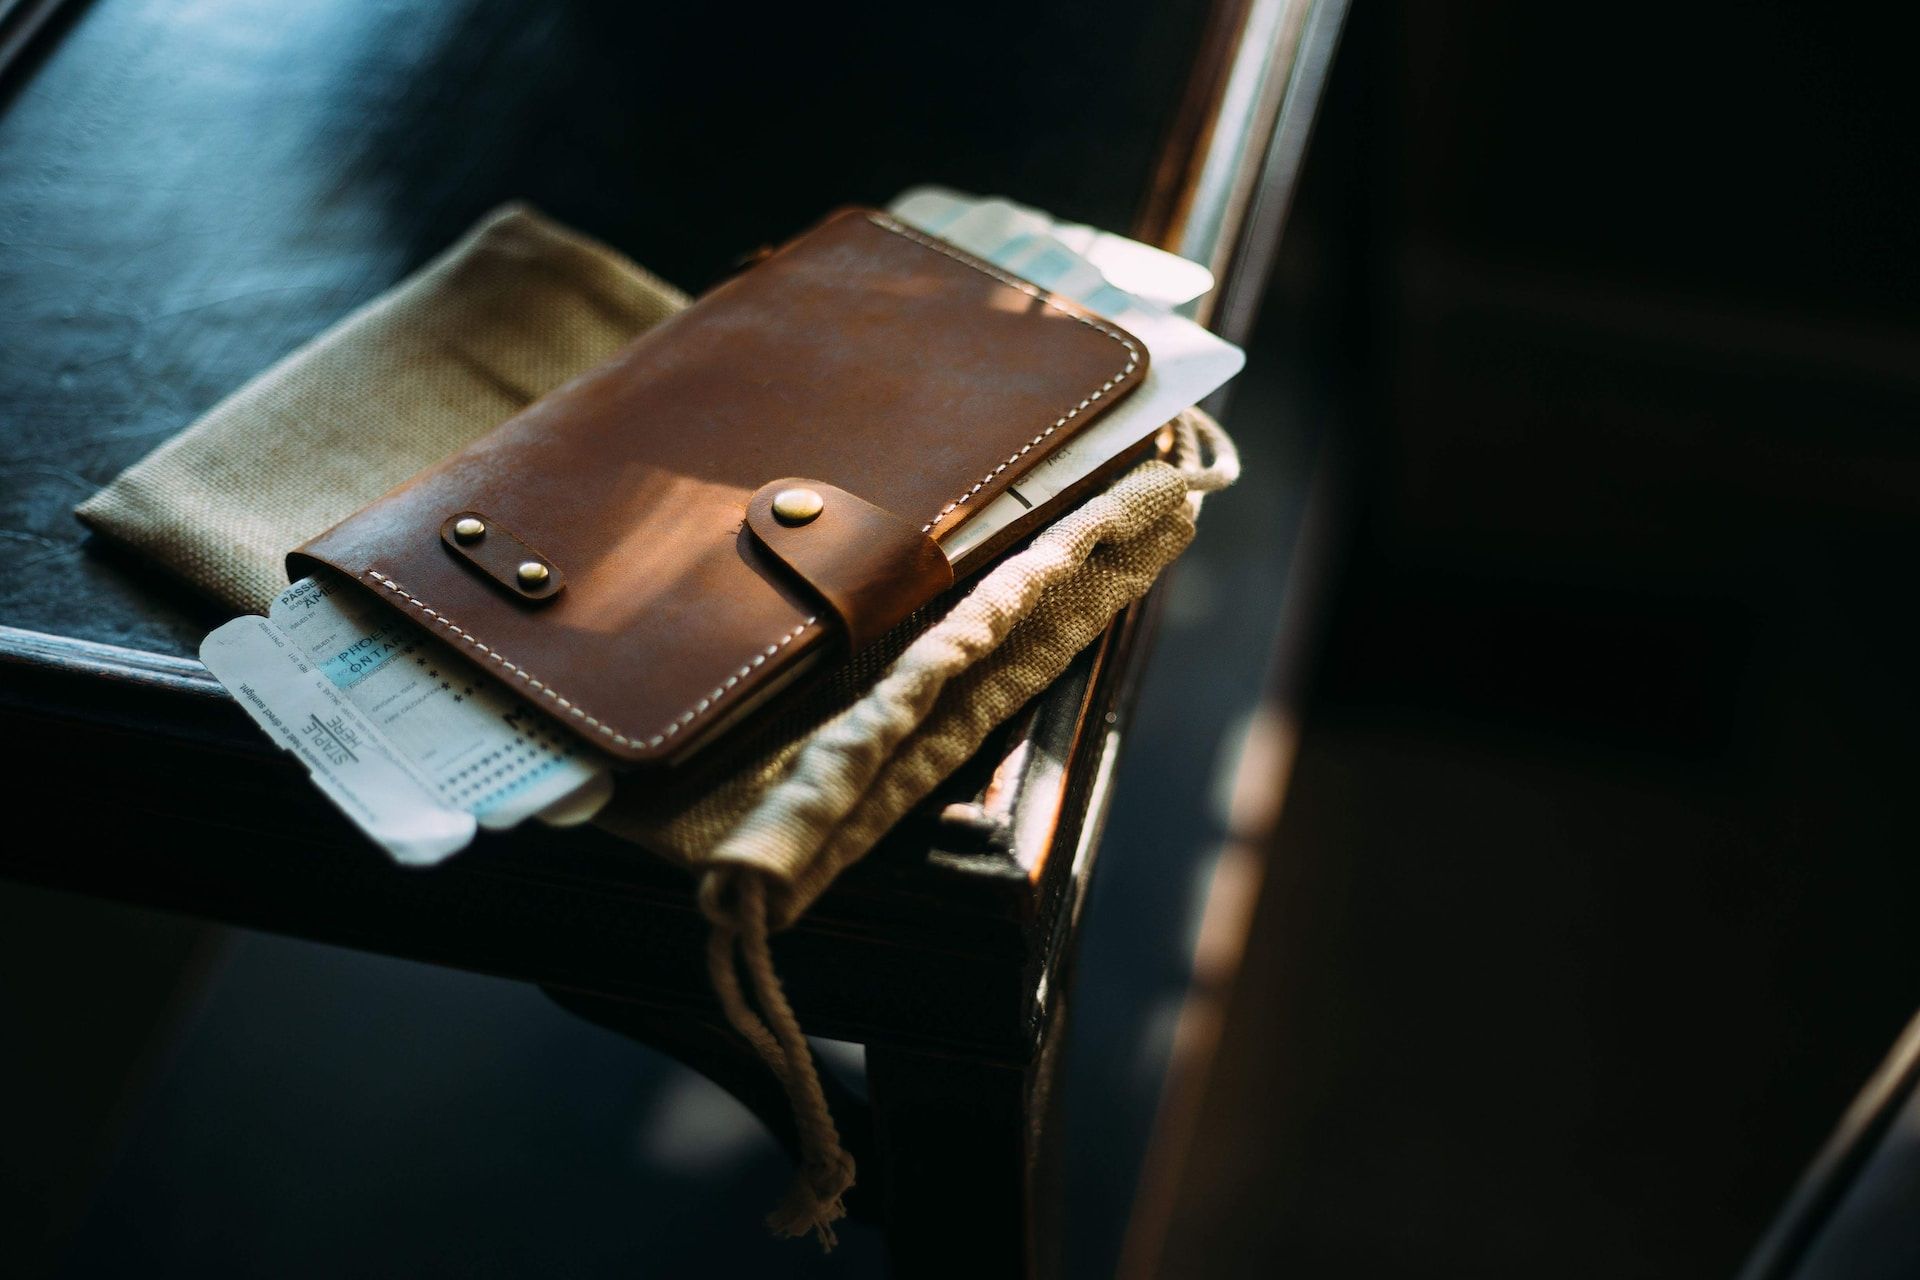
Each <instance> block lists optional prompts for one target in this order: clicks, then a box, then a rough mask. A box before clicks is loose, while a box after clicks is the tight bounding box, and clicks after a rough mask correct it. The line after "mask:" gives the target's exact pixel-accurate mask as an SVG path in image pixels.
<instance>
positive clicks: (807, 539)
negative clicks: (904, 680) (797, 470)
mask: <svg viewBox="0 0 1920 1280" xmlns="http://www.w3.org/2000/svg"><path fill="white" fill-rule="evenodd" d="M747 527H748V528H749V529H750V530H751V531H752V533H753V536H754V537H755V539H757V540H758V541H759V543H760V545H761V546H763V547H765V548H766V549H767V550H768V551H769V552H771V553H772V554H773V556H774V558H775V559H777V560H778V561H780V563H781V564H783V565H785V566H786V567H787V568H788V569H791V570H792V571H793V572H794V573H796V574H798V575H799V576H800V578H801V579H802V580H803V581H805V582H806V584H807V585H808V586H810V587H812V588H813V590H814V591H815V592H816V593H818V594H819V596H820V597H821V598H822V599H823V600H825V601H826V603H827V606H828V607H829V608H830V609H832V610H833V612H834V615H835V616H836V617H838V618H839V620H840V625H841V627H842V628H843V629H844V630H845V633H846V636H847V642H848V644H849V645H850V646H851V647H852V648H853V649H854V650H855V651H856V652H858V651H859V650H861V649H864V648H866V647H867V645H869V644H871V643H872V642H873V641H875V640H877V639H879V638H880V637H881V636H883V635H885V634H886V633H887V632H888V631H889V630H891V629H892V628H893V627H894V626H895V625H897V624H898V623H901V622H904V621H905V620H906V618H907V616H908V615H909V614H911V613H912V612H913V611H914V610H915V609H918V608H919V607H920V606H921V605H923V604H925V603H926V602H927V601H929V600H931V599H933V598H934V597H935V596H937V595H939V594H940V593H941V592H942V591H945V590H946V589H947V588H948V587H950V586H952V585H953V566H952V565H951V564H949V563H948V562H947V557H946V553H945V552H943V551H941V550H940V547H939V544H938V543H936V542H934V540H933V539H932V538H929V537H928V536H927V535H926V534H925V533H923V532H921V530H920V528H919V527H918V526H917V525H914V524H912V523H910V522H909V521H907V520H904V519H902V518H901V517H899V516H897V515H895V514H893V512H891V511H887V510H885V509H883V508H881V507H876V506H875V505H873V504H872V503H871V502H868V501H866V500H865V499H864V498H859V497H856V496H854V495H853V494H851V493H848V492H847V491H846V490H844V489H840V488H836V487H835V486H833V485H830V484H826V483H824V482H822V481H819V480H805V479H795V478H788V479H784V480H775V481H773V482H772V483H770V484H765V485H762V486H761V487H760V488H759V490H758V491H756V492H755V493H754V495H753V497H752V498H750V499H749V500H748V501H747Z"/></svg>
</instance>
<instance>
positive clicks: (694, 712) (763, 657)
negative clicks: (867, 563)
mask: <svg viewBox="0 0 1920 1280" xmlns="http://www.w3.org/2000/svg"><path fill="white" fill-rule="evenodd" d="M868 219H869V221H871V222H872V223H873V224H874V225H875V226H877V227H880V228H881V229H882V230H885V231H891V232H893V233H894V234H895V235H898V236H901V237H903V238H905V239H908V240H911V241H913V242H914V243H916V244H919V245H922V246H924V247H926V248H928V249H931V250H933V251H934V252H935V253H939V254H942V255H944V256H946V257H948V258H951V259H953V260H954V261H955V262H958V263H960V264H961V265H962V266H965V267H971V268H972V269H973V270H975V271H978V272H980V273H981V274H982V275H986V276H989V277H991V278H993V279H995V280H998V281H999V282H1000V283H1002V284H1004V285H1006V286H1007V287H1009V288H1011V289H1017V290H1019V291H1020V292H1021V293H1024V294H1026V295H1027V296H1028V297H1030V298H1033V299H1035V300H1036V301H1038V302H1040V303H1041V304H1042V305H1044V306H1047V307H1051V308H1052V309H1053V310H1055V311H1058V312H1059V313H1060V314H1061V315H1064V316H1067V317H1069V318H1071V319H1074V320H1078V321H1079V322H1080V323H1081V324H1084V325H1086V326H1087V327H1088V328H1089V329H1093V330H1095V331H1097V332H1099V333H1103V334H1105V335H1106V336H1107V337H1109V338H1111V339H1113V340H1114V341H1115V342H1117V343H1119V344H1120V345H1121V347H1123V348H1124V349H1125V350H1126V353H1127V364H1126V367H1125V368H1123V369H1122V370H1120V372H1119V373H1116V374H1115V375H1113V377H1111V378H1108V379H1107V380H1106V381H1105V382H1104V383H1102V384H1101V385H1100V386H1099V387H1098V388H1097V389H1096V390H1094V391H1093V392H1091V393H1089V394H1088V395H1087V396H1086V398H1084V399H1083V400H1081V401H1080V403H1079V404H1077V405H1075V406H1074V407H1073V408H1071V409H1069V410H1067V412H1066V413H1064V414H1062V415H1061V416H1060V417H1059V418H1058V419H1056V420H1055V421H1054V423H1053V425H1051V426H1049V427H1048V428H1047V429H1046V430H1044V431H1042V432H1041V433H1040V434H1039V435H1037V436H1035V437H1034V438H1033V439H1031V440H1029V441H1027V442H1026V444H1024V445H1022V446H1021V447H1020V448H1018V449H1016V450H1015V451H1014V452H1013V453H1012V454H1011V455H1010V456H1009V457H1008V458H1007V460H1006V461H1004V462H1002V463H1001V464H1000V465H999V466H997V467H995V468H994V469H993V470H991V471H989V472H987V474H986V475H984V476H982V477H981V478H980V479H979V480H978V481H977V482H975V484H974V486H973V487H972V488H971V489H968V490H967V491H966V492H965V493H963V494H961V495H960V496H959V497H957V498H955V499H954V500H953V501H952V502H949V503H948V504H947V505H946V506H944V507H942V508H941V509H940V512H939V514H938V515H936V516H934V518H933V519H931V520H929V521H927V523H925V524H924V525H922V526H920V532H922V533H929V532H931V531H932V529H933V526H934V525H936V524H939V523H940V521H942V520H944V519H946V517H947V514H948V513H949V512H951V511H953V510H954V508H956V507H958V506H960V505H961V504H962V503H964V502H966V501H967V500H968V499H969V498H971V497H973V495H974V494H976V493H978V492H980V490H982V489H983V488H985V487H986V486H987V485H989V484H991V483H992V482H993V478H994V477H995V476H997V475H999V474H1000V473H1001V472H1002V471H1005V470H1006V469H1007V468H1008V467H1010V466H1012V465H1013V464H1014V463H1016V462H1018V461H1019V460H1020V459H1021V458H1023V457H1025V456H1026V455H1027V454H1028V453H1029V452H1031V451H1032V449H1033V447H1034V446H1035V445H1037V444H1039V443H1040V442H1041V441H1042V440H1045V439H1046V438H1047V437H1048V436H1050V435H1052V434H1053V433H1054V432H1056V431H1058V430H1059V429H1060V428H1061V427H1064V426H1065V425H1067V423H1069V422H1071V421H1072V420H1073V419H1074V418H1076V417H1078V416H1079V415H1080V413H1081V412H1082V411H1083V410H1085V409H1086V407H1087V406H1088V405H1090V404H1092V403H1093V402H1094V401H1096V400H1098V399H1100V397H1101V396H1103V395H1105V394H1106V393H1107V392H1109V391H1111V390H1113V388H1114V387H1116V386H1118V385H1119V384H1120V383H1122V382H1124V381H1125V380H1126V379H1127V378H1129V377H1131V376H1132V374H1133V371H1134V370H1135V369H1137V368H1139V365H1140V351H1139V348H1137V347H1135V346H1134V345H1133V343H1132V341H1131V340H1129V339H1128V337H1127V336H1126V335H1125V334H1123V333H1121V332H1119V331H1118V330H1116V329H1112V328H1109V327H1108V326H1106V325H1104V324H1102V323H1100V321H1098V320H1096V319H1094V318H1093V317H1091V316H1088V315H1085V314H1082V313H1081V312H1079V311H1076V310H1074V309H1072V308H1070V307H1065V306H1062V305H1061V304H1060V302H1059V300H1058V299H1056V298H1055V297H1054V296H1053V295H1052V294H1049V293H1047V292H1046V291H1045V290H1043V289H1041V288H1040V287H1039V286H1037V285H1034V284H1032V283H1030V282H1028V281H1025V280H1022V279H1020V278H1019V277H1018V276H1015V275H1011V274H1009V273H1007V272H1004V271H1001V270H1000V269H999V268H998V267H995V266H993V265H991V264H989V263H985V262H982V261H980V260H978V259H976V258H973V257H970V256H968V255H966V254H963V253H962V252H960V251H959V250H958V249H956V248H955V247H954V246H952V245H949V244H946V243H944V242H942V241H939V240H936V239H933V238H931V237H928V236H925V235H922V234H921V233H920V232H918V231H915V230H913V229H912V228H909V227H907V226H906V225H904V224H902V223H900V222H896V221H894V220H893V219H892V218H889V217H886V216H884V215H881V214H869V215H868ZM366 576H367V577H368V578H369V579H371V580H373V581H375V582H377V583H379V584H380V585H381V586H383V587H385V588H387V590H389V591H391V592H393V593H394V594H395V595H398V596H399V597H400V598H401V599H403V600H405V601H406V602H407V603H408V604H410V605H412V606H413V607H414V608H416V609H418V610H419V611H420V612H421V613H423V614H425V615H426V616H427V617H429V618H431V619H433V621H434V622H436V623H438V624H439V625H440V626H443V627H445V628H446V629H447V630H448V631H451V632H452V633H453V634H454V635H456V636H459V637H460V639H461V640H463V641H465V642H466V643H467V644H468V645H471V646H472V647H473V648H474V649H475V650H476V651H478V652H479V653H483V654H485V655H486V656H487V657H488V658H489V659H491V660H492V661H493V662H495V663H497V664H499V666H500V667H501V668H502V669H503V670H506V671H510V672H512V673H513V674H514V675H516V676H518V677H519V678H520V679H521V680H523V681H525V682H526V684H527V686H528V687H529V688H531V689H536V690H538V691H539V692H540V693H541V694H543V695H545V696H546V697H548V698H551V699H552V700H553V701H554V704H555V705H556V706H558V707H559V708H561V709H562V710H564V711H566V712H567V713H568V714H569V715H570V716H572V717H573V718H574V719H577V720H579V721H580V722H582V723H583V724H586V725H588V726H590V727H591V728H593V729H594V730H595V731H596V732H598V733H600V734H602V735H604V736H605V737H607V738H609V739H611V740H612V741H613V742H615V743H617V744H618V745H620V746H623V747H628V746H637V745H639V741H638V739H635V738H629V737H628V736H627V735H626V734H623V733H620V732H619V731H618V730H616V729H614V728H613V726H611V725H609V724H607V723H606V722H605V721H603V720H601V719H599V718H598V717H597V716H593V715H590V714H588V712H587V711H586V709H585V708H583V707H581V706H580V705H579V704H578V703H576V702H574V701H573V700H572V699H570V698H567V697H564V696H562V695H561V694H560V693H559V691H557V690H555V689H554V688H553V687H552V686H550V685H548V684H546V683H545V682H543V681H541V680H539V679H537V678H535V677H534V675H533V674H532V673H531V672H529V671H527V670H526V669H525V668H524V667H521V666H519V665H517V664H516V663H513V662H509V661H508V660H507V659H506V658H505V657H504V656H503V655H501V654H500V653H499V652H497V651H496V650H494V649H493V648H492V647H490V646H488V645H486V644H484V643H482V642H481V641H480V640H479V638H477V637H476V636H474V635H472V634H471V633H469V632H468V631H467V630H466V629H465V628H464V627H461V626H460V625H458V624H457V623H455V622H454V621H453V620H452V619H451V618H448V617H447V616H446V615H445V614H443V613H441V612H439V611H438V610H436V609H434V608H432V607H431V606H430V605H428V604H427V602H426V601H424V600H422V599H420V598H419V597H418V596H415V595H414V594H413V593H412V592H410V591H408V590H407V589H406V588H405V587H403V586H401V585H400V584H399V583H398V582H396V581H394V580H393V579H392V578H389V577H387V576H386V575H385V574H383V573H380V572H379V571H378V570H372V569H369V570H368V571H367V575H366ZM817 621H819V615H818V614H815V615H812V616H809V617H808V618H807V619H806V620H805V621H803V622H801V623H800V624H799V625H798V626H796V627H794V628H793V629H792V630H791V631H789V632H787V634H785V635H783V636H781V637H780V639H779V640H777V641H775V642H774V643H772V644H770V645H768V646H767V647H766V649H765V650H764V651H762V652H759V653H756V654H754V655H753V657H752V658H751V659H749V660H748V661H747V662H746V663H745V664H743V665H742V666H741V667H740V669H739V670H738V671H736V672H734V673H733V674H732V675H729V676H728V677H727V678H726V679H725V680H724V681H722V682H721V683H720V684H719V685H718V686H716V687H715V688H714V690H713V692H712V693H709V694H708V695H707V696H706V697H704V698H701V699H700V700H699V701H698V702H696V703H694V705H693V706H692V707H691V708H689V709H688V710H686V711H683V712H681V713H680V714H679V715H678V716H677V717H675V718H674V720H673V721H672V722H671V723H669V724H668V725H667V727H666V728H664V729H662V730H661V731H660V732H659V733H656V734H654V735H653V736H652V737H651V738H648V739H647V740H646V746H648V747H649V748H652V747H658V746H660V745H662V744H663V743H665V742H666V740H667V739H668V738H671V737H672V736H673V735H674V734H676V733H678V732H680V730H681V729H682V728H684V727H686V726H687V725H689V724H692V723H693V722H694V721H695V720H696V719H698V718H699V717H700V716H702V715H704V714H706V712H707V711H709V710H711V709H712V707H713V705H714V704H715V703H717V702H719V701H720V699H721V698H723V697H725V696H726V694H727V692H728V691H729V690H731V689H732V688H733V687H734V686H735V685H737V684H739V683H740V681H741V680H742V679H743V678H745V677H746V676H749V675H751V674H752V673H753V669H754V668H755V667H759V666H763V665H765V663H766V661H767V659H768V658H771V657H774V656H775V655H777V654H778V653H779V652H780V650H782V649H784V648H786V647H787V646H788V645H789V644H792V643H793V642H794V641H795V640H796V639H798V638H799V637H800V635H801V633H803V632H804V631H806V629H807V628H808V627H811V626H812V625H813V624H814V623H815V622H817Z"/></svg>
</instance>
